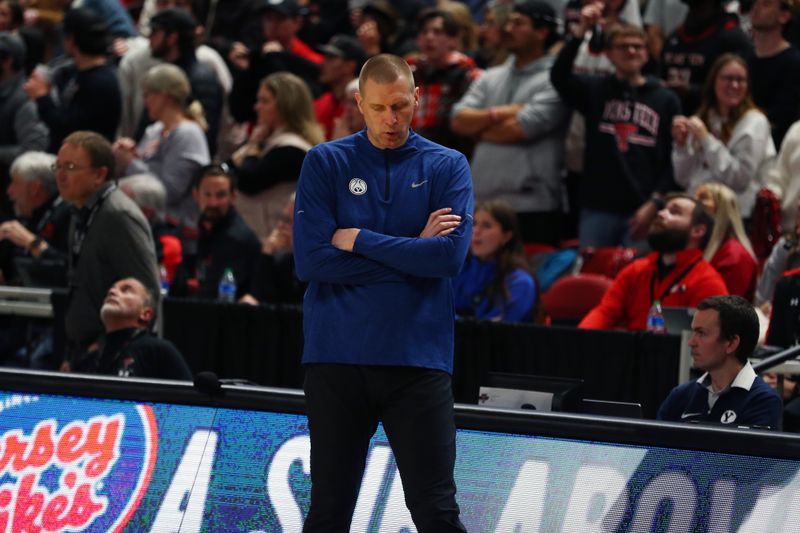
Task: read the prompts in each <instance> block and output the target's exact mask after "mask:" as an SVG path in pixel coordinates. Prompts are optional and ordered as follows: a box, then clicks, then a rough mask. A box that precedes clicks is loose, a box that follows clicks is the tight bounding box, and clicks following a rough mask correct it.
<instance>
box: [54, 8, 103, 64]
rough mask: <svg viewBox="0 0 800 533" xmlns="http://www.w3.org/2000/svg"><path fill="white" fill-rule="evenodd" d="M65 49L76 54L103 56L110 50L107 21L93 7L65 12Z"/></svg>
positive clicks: (69, 53) (72, 54) (68, 52)
mask: <svg viewBox="0 0 800 533" xmlns="http://www.w3.org/2000/svg"><path fill="white" fill-rule="evenodd" d="M63 28H64V50H65V51H66V52H67V54H68V55H70V56H74V55H75V53H76V52H78V53H80V54H82V55H85V56H102V55H105V53H106V52H107V50H108V44H109V38H108V32H107V31H106V23H105V21H103V19H102V18H101V17H100V16H99V15H98V14H97V13H95V12H94V11H92V10H91V9H86V8H72V9H70V10H69V11H67V12H66V13H65V14H64V25H63Z"/></svg>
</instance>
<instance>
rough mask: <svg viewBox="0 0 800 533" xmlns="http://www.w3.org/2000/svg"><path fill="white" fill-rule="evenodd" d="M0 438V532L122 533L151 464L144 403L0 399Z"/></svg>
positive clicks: (150, 418) (152, 433) (153, 442)
mask: <svg viewBox="0 0 800 533" xmlns="http://www.w3.org/2000/svg"><path fill="white" fill-rule="evenodd" d="M98 405H100V407H99V409H98V407H97V406H98ZM0 432H1V434H0V533H10V532H26V533H27V532H30V533H46V532H56V531H98V532H99V531H102V532H118V531H121V530H122V529H123V528H124V527H125V525H126V524H127V523H128V522H129V521H130V519H131V517H132V516H133V514H134V512H135V511H136V509H137V507H138V506H139V503H140V501H141V499H142V496H144V493H145V491H146V490H147V486H148V484H149V482H150V476H151V475H152V473H153V467H154V465H155V461H156V453H157V449H156V448H157V442H158V438H157V429H156V423H155V417H154V415H153V411H152V409H151V408H150V407H149V406H146V405H135V404H132V403H130V404H129V403H121V402H120V403H117V404H111V405H109V404H108V403H106V402H104V403H103V404H97V403H95V402H93V401H92V400H82V399H76V398H60V399H59V398H56V397H53V398H47V397H37V396H20V395H6V396H0Z"/></svg>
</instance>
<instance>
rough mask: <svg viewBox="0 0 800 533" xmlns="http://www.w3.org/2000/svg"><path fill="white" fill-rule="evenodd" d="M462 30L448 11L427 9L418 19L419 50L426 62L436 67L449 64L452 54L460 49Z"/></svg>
mask: <svg viewBox="0 0 800 533" xmlns="http://www.w3.org/2000/svg"><path fill="white" fill-rule="evenodd" d="M459 38H460V28H459V26H458V23H457V22H456V19H455V18H454V17H453V15H451V14H450V13H448V12H447V11H442V10H439V9H425V10H423V11H422V12H420V14H419V17H418V18H417V48H418V49H419V51H420V54H422V57H423V59H424V60H425V61H427V62H428V63H430V64H431V65H433V66H434V67H442V66H444V65H446V64H447V58H448V56H449V55H450V53H451V52H453V51H454V50H457V49H458V39H459Z"/></svg>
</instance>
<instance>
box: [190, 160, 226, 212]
mask: <svg viewBox="0 0 800 533" xmlns="http://www.w3.org/2000/svg"><path fill="white" fill-rule="evenodd" d="M192 196H194V200H195V202H197V207H198V208H199V209H200V217H201V219H202V220H203V221H205V222H209V223H211V224H213V223H215V222H217V221H218V220H220V219H221V218H224V217H225V216H226V215H227V214H228V212H229V211H230V210H231V207H232V206H233V202H234V200H236V180H235V178H234V177H233V175H232V174H231V173H230V169H228V166H227V165H225V164H219V163H212V164H211V165H207V166H205V167H203V168H201V169H200V171H199V172H198V173H197V176H196V177H195V180H194V184H193V188H192Z"/></svg>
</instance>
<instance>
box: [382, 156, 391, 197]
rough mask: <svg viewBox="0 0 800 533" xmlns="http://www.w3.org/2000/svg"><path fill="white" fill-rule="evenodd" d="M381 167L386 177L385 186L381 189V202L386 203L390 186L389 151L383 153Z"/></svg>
mask: <svg viewBox="0 0 800 533" xmlns="http://www.w3.org/2000/svg"><path fill="white" fill-rule="evenodd" d="M383 166H384V169H385V171H386V174H385V175H386V183H385V186H384V189H383V200H384V201H386V202H388V201H389V187H390V185H391V182H390V179H389V151H388V150H384V151H383Z"/></svg>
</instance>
